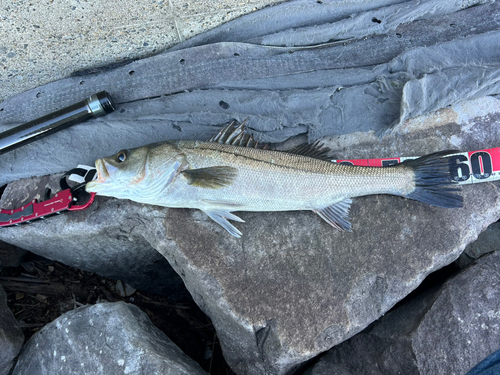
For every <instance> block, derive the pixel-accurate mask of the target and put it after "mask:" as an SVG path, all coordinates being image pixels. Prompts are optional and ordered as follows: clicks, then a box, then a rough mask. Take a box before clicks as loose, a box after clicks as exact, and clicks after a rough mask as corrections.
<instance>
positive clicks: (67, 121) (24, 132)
mask: <svg viewBox="0 0 500 375" xmlns="http://www.w3.org/2000/svg"><path fill="white" fill-rule="evenodd" d="M114 110H115V106H114V104H113V101H112V99H111V97H110V96H109V94H108V93H107V92H106V91H101V92H98V93H97V94H93V95H91V96H90V97H88V98H87V99H85V100H82V101H81V102H78V103H75V104H72V105H70V106H68V107H66V108H63V109H60V110H58V111H56V112H53V113H49V114H48V115H45V116H43V117H40V118H37V119H36V120H33V121H30V122H27V123H25V124H23V125H19V126H16V127H14V128H12V129H9V130H7V131H5V132H3V133H0V155H1V154H4V153H6V152H8V151H11V150H13V149H15V148H18V147H21V146H23V145H25V144H27V143H30V142H33V141H35V140H37V139H39V138H42V137H45V136H47V135H49V134H52V133H55V132H56V131H59V130H62V129H64V128H67V127H69V126H71V125H74V124H77V123H80V122H83V121H86V120H88V119H90V118H94V117H99V116H104V115H106V114H108V113H111V112H113V111H114Z"/></svg>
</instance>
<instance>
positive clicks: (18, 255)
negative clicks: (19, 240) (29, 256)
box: [0, 241, 27, 270]
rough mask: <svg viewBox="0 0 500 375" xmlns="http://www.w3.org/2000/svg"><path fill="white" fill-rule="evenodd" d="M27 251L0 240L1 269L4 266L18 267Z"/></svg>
mask: <svg viewBox="0 0 500 375" xmlns="http://www.w3.org/2000/svg"><path fill="white" fill-rule="evenodd" d="M26 253H27V251H26V250H23V249H20V248H18V247H16V246H13V245H11V244H8V243H6V242H1V241H0V270H1V269H2V268H4V267H17V266H19V265H20V264H21V262H22V259H23V257H24V255H26Z"/></svg>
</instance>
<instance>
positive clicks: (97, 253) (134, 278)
mask: <svg viewBox="0 0 500 375" xmlns="http://www.w3.org/2000/svg"><path fill="white" fill-rule="evenodd" d="M60 177H61V176H60V175H53V176H43V177H33V178H27V179H22V180H19V181H15V182H13V183H11V184H9V185H8V186H7V188H6V189H5V191H4V193H3V195H2V198H1V200H0V206H1V207H2V208H4V209H12V208H18V207H21V206H23V205H25V204H27V203H29V202H30V201H31V200H33V199H39V200H40V199H41V200H43V199H44V195H45V190H46V188H49V189H51V190H52V191H53V192H57V191H58V190H60V187H59V179H60ZM143 210H146V211H143ZM156 211H158V212H156ZM141 212H142V213H141ZM165 212H166V210H165V209H161V208H156V209H153V211H151V209H150V208H145V207H143V206H141V205H138V204H134V203H130V202H122V201H117V200H108V199H98V200H96V201H95V202H94V203H93V204H92V205H91V206H90V208H88V209H87V210H85V212H72V213H70V214H65V215H54V216H52V217H50V216H49V217H47V218H46V219H45V220H38V221H36V222H34V223H33V224H23V225H20V226H18V227H14V228H5V229H2V230H1V232H0V238H3V239H4V240H5V241H6V242H8V243H10V244H14V245H17V246H19V247H20V248H22V249H25V250H29V251H31V252H33V253H35V254H38V255H41V256H44V257H46V258H49V259H52V260H57V261H58V262H61V263H64V264H67V265H69V266H72V267H76V268H79V269H82V270H85V271H89V272H95V273H97V274H99V275H101V276H107V277H110V278H113V279H117V280H122V281H125V282H126V283H128V284H130V285H132V286H134V287H135V288H137V289H141V290H145V291H151V292H155V293H158V294H164V295H167V296H169V297H171V298H173V299H182V298H185V297H186V296H187V293H186V291H185V288H184V286H183V282H182V280H181V278H180V277H179V276H178V275H177V273H176V272H175V271H174V270H173V269H172V267H171V266H170V264H169V263H168V261H167V260H166V259H165V258H164V257H163V256H161V255H160V254H159V253H158V252H157V251H156V250H155V249H153V248H152V247H151V245H150V244H149V243H148V242H147V241H146V240H145V239H144V237H143V235H142V230H143V229H142V227H143V225H147V220H146V221H143V220H142V218H143V217H149V218H150V219H151V220H154V218H156V217H162V218H163V217H164V216H165ZM89 218H91V219H90V220H89Z"/></svg>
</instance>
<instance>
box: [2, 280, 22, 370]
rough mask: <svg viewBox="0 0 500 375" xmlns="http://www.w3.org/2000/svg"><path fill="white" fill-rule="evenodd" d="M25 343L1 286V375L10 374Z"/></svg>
mask: <svg viewBox="0 0 500 375" xmlns="http://www.w3.org/2000/svg"><path fill="white" fill-rule="evenodd" d="M23 342H24V335H23V332H22V330H21V328H20V327H19V324H18V323H17V320H16V318H15V317H14V314H12V311H10V309H9V306H7V295H6V294H5V291H4V290H3V288H2V287H1V286H0V375H7V374H9V372H10V370H11V368H12V366H13V365H14V358H16V357H17V355H18V353H19V351H20V350H21V347H22V346H23Z"/></svg>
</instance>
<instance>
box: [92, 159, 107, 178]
mask: <svg viewBox="0 0 500 375" xmlns="http://www.w3.org/2000/svg"><path fill="white" fill-rule="evenodd" d="M95 168H96V170H97V180H96V181H97V182H104V181H106V179H107V178H108V177H109V173H108V170H107V168H106V165H105V162H104V160H102V159H97V160H96V161H95Z"/></svg>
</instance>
